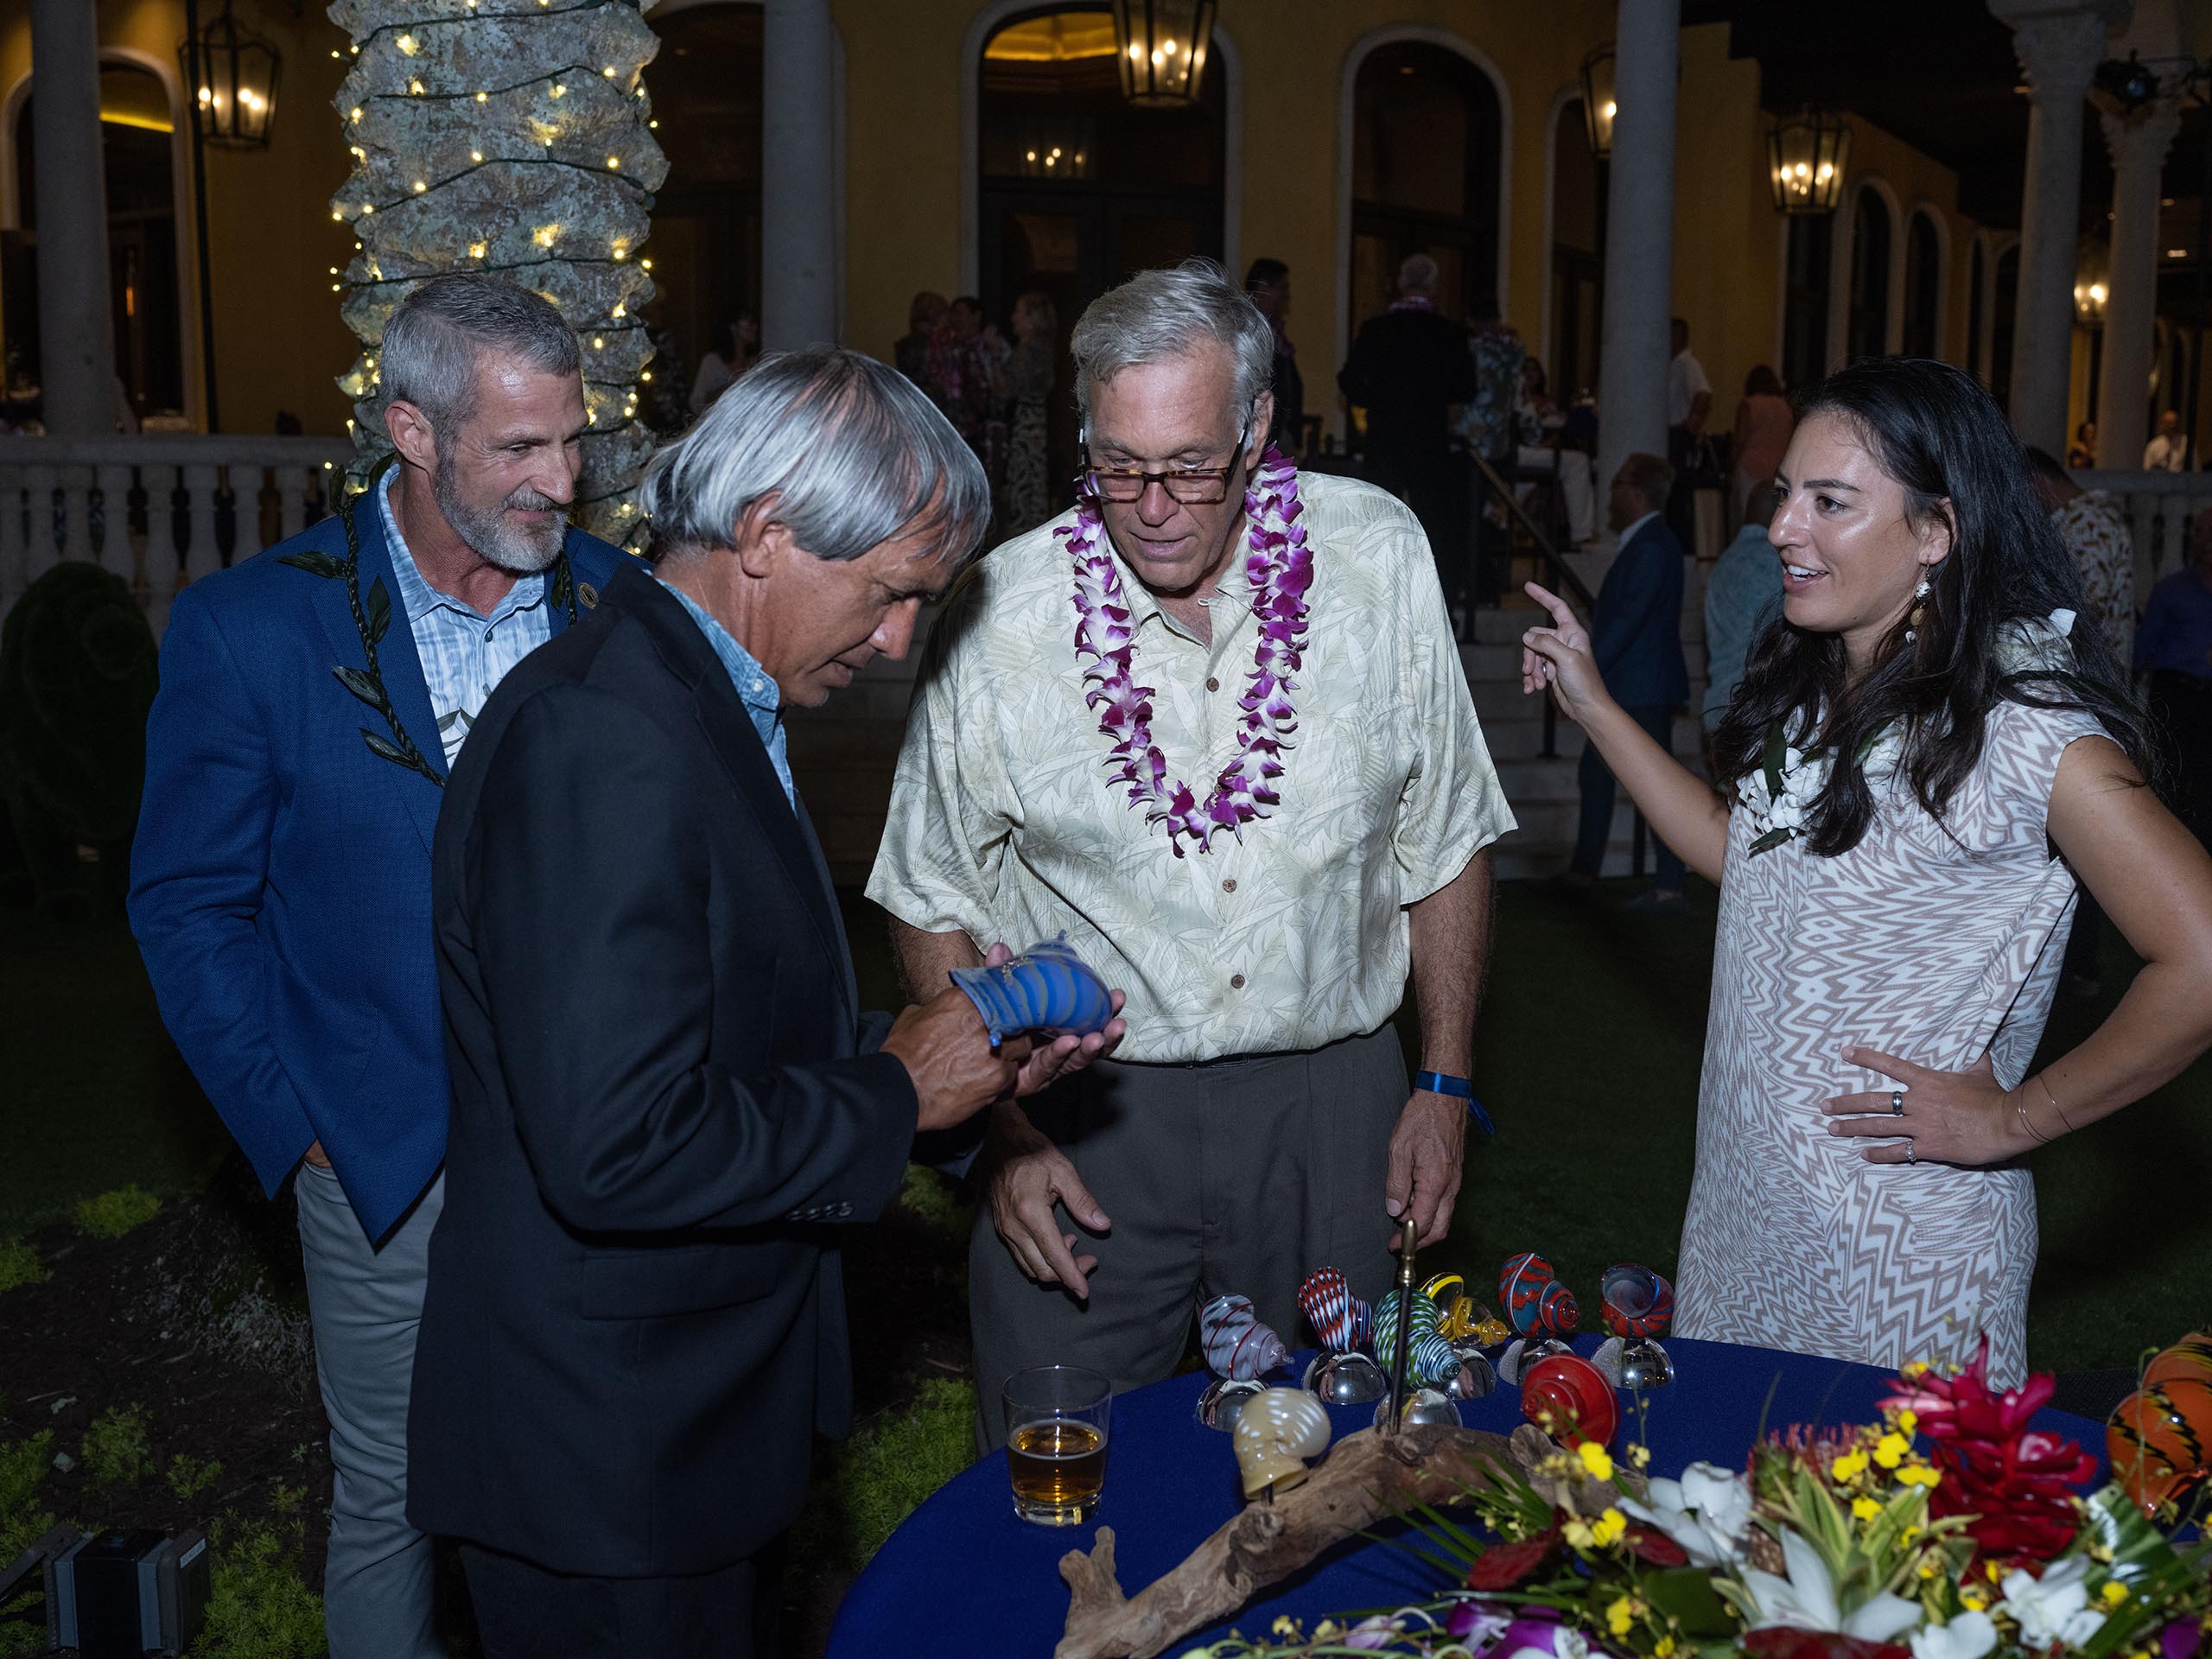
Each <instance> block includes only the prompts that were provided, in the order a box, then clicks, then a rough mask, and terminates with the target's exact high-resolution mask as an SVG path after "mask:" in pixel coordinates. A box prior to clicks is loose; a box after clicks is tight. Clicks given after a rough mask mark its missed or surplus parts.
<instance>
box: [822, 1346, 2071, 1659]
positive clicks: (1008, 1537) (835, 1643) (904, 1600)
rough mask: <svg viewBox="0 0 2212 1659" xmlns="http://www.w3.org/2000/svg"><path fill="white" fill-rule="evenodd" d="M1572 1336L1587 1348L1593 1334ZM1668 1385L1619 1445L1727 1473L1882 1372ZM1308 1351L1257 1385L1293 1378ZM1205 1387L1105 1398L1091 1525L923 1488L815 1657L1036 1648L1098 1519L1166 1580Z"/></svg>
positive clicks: (1714, 1369)
mask: <svg viewBox="0 0 2212 1659" xmlns="http://www.w3.org/2000/svg"><path fill="white" fill-rule="evenodd" d="M1575 1346H1576V1347H1577V1349H1578V1350H1580V1351H1581V1352H1583V1353H1588V1352H1590V1351H1592V1349H1594V1348H1595V1347H1596V1346H1597V1339H1596V1338H1591V1337H1585V1338H1581V1339H1580V1340H1579V1341H1578V1342H1577V1343H1576V1344H1575ZM1666 1347H1667V1351H1668V1353H1669V1356H1670V1357H1672V1358H1673V1360H1674V1362H1675V1383H1674V1384H1673V1386H1672V1387H1670V1388H1667V1389H1660V1390H1658V1391H1657V1392H1656V1393H1653V1394H1651V1395H1648V1396H1646V1400H1647V1404H1646V1408H1645V1414H1644V1419H1643V1424H1642V1426H1641V1427H1638V1426H1637V1420H1636V1417H1635V1414H1634V1413H1633V1412H1632V1411H1631V1410H1630V1409H1629V1407H1630V1398H1629V1396H1628V1395H1622V1396H1620V1398H1621V1402H1622V1405H1623V1408H1624V1410H1623V1417H1624V1429H1623V1439H1624V1440H1625V1439H1631V1438H1633V1439H1640V1440H1643V1443H1644V1444H1645V1445H1646V1446H1649V1447H1650V1448H1651V1471H1650V1472H1651V1473H1653V1474H1655V1475H1660V1474H1663V1475H1675V1474H1679V1473H1681V1470H1682V1467H1683V1465H1686V1464H1689V1463H1694V1462H1696V1461H1697V1460H1699V1459H1705V1460H1706V1461H1707V1462H1711V1463H1718V1464H1720V1465H1725V1466H1727V1467H1730V1468H1735V1467H1740V1466H1741V1465H1742V1463H1743V1460H1744V1457H1745V1453H1746V1452H1748V1451H1749V1450H1750V1448H1751V1443H1752V1441H1753V1440H1756V1439H1757V1438H1758V1434H1759V1433H1760V1430H1761V1428H1762V1427H1763V1426H1764V1427H1772V1428H1783V1427H1788V1426H1789V1425H1790V1424H1792V1423H1807V1424H1836V1423H1859V1422H1868V1421H1873V1419H1874V1416H1875V1410H1874V1402H1875V1401H1876V1399H1877V1398H1878V1397H1879V1395H1881V1393H1882V1392H1883V1389H1884V1385H1885V1384H1886V1383H1888V1382H1889V1381H1890V1380H1891V1373H1889V1372H1886V1371H1882V1370H1875V1369H1873V1368H1872V1367H1870V1366H1865V1365H1850V1364H1846V1363H1843V1362H1842V1361H1840V1360H1833V1359H1815V1358H1810V1357H1807V1356H1804V1355H1802V1354H1785V1353H1780V1352H1777V1351H1773V1350H1771V1349H1764V1348H1738V1347H1734V1346H1731V1345H1729V1344H1724V1343H1709V1342H1688V1341H1683V1340H1679V1339H1670V1340H1669V1342H1668V1343H1667V1344H1666ZM1308 1357H1309V1356H1308V1355H1306V1354H1303V1353H1301V1354H1300V1355H1299V1356H1298V1357H1297V1361H1296V1363H1295V1364H1294V1367H1293V1368H1292V1369H1291V1370H1289V1371H1288V1372H1286V1373H1280V1374H1278V1376H1276V1377H1274V1378H1271V1379H1269V1380H1271V1381H1287V1380H1294V1379H1295V1378H1296V1377H1298V1376H1303V1375H1304V1374H1305V1363H1306V1359H1307V1358H1308ZM1207 1381H1208V1379H1207V1378H1206V1377H1205V1376H1198V1375H1192V1376H1177V1377H1171V1378H1170V1379H1168V1380H1167V1381H1166V1382H1165V1383H1155V1384H1154V1385H1153V1386H1152V1387H1150V1388H1147V1389H1137V1390H1135V1392H1134V1393H1130V1394H1125V1395H1120V1396H1119V1397H1117V1398H1116V1400H1115V1402H1114V1418H1113V1431H1112V1434H1111V1437H1110V1439H1109V1443H1108V1450H1107V1463H1106V1491H1105V1495H1104V1497H1103V1498H1102V1499H1101V1500H1100V1503H1099V1506H1098V1516H1097V1519H1096V1521H1095V1522H1092V1523H1091V1524H1090V1525H1088V1526H1080V1527H1038V1526H1032V1525H1029V1524H1027V1522H1022V1521H1020V1520H1018V1519H1017V1518H1016V1517H1015V1516H1014V1507H1013V1497H1012V1493H1011V1490H1010V1488H1009V1486H1008V1484H1007V1470H1006V1454H1005V1453H1004V1452H997V1453H995V1454H993V1455H992V1456H990V1457H988V1458H986V1459H983V1460H982V1462H980V1463H978V1464H976V1465H974V1466H973V1467H972V1468H970V1469H969V1470H968V1471H965V1472H964V1473H963V1474H961V1475H959V1476H957V1477H956V1478H954V1479H953V1480H951V1481H950V1482H949V1483H947V1484H946V1485H945V1486H944V1488H943V1489H942V1490H941V1491H938V1493H937V1494H936V1495H935V1496H934V1497H931V1498H930V1499H929V1501H928V1502H927V1503H924V1504H923V1505H922V1506H921V1508H919V1509H918V1510H915V1511H914V1513H913V1514H912V1516H909V1517H908V1519H907V1521H906V1524H905V1525H904V1526H902V1527H900V1528H899V1530H898V1531H897V1532H896V1533H894V1534H893V1535H892V1537H891V1539H890V1541H888V1542H887V1543H886V1544H885V1545H884V1547H883V1548H882V1549H881V1550H880V1552H878V1554H877V1555H876V1557H875V1560H874V1561H872V1562H870V1563H869V1565H868V1570H867V1571H866V1572H865V1573H861V1577H860V1579H859V1580H858V1582H856V1583H855V1585H854V1586H853V1587H852V1590H851V1591H850V1592H849V1593H848V1594H847V1596H846V1598H845V1601H844V1605H843V1606H842V1608H841V1609H840V1610H839V1611H838V1615H837V1624H836V1629H835V1630H834V1631H832V1633H831V1635H830V1638H829V1659H878V1656H882V1655H886V1654H897V1655H899V1656H900V1659H927V1656H931V1655H938V1654H942V1655H944V1656H945V1659H973V1656H974V1655H976V1654H978V1653H989V1654H992V1655H994V1656H1006V1659H1016V1656H1038V1659H1042V1656H1045V1655H1048V1654H1050V1653H1051V1652H1052V1645H1053V1643H1056V1642H1058V1640H1059V1637H1060V1633H1061V1629H1062V1626H1063V1625H1064V1624H1065V1622H1066V1619H1067V1610H1068V1592H1067V1586H1065V1585H1064V1584H1063V1583H1062V1582H1061V1581H1060V1576H1059V1567H1058V1563H1059V1559H1060V1557H1061V1556H1062V1555H1063V1554H1065V1553H1066V1552H1067V1551H1069V1550H1071V1549H1088V1548H1090V1547H1091V1542H1092V1539H1093V1537H1094V1535H1095V1534H1096V1529H1097V1528H1098V1527H1100V1526H1110V1527H1112V1528H1113V1529H1114V1538H1115V1555H1116V1563H1117V1566H1118V1569H1119V1573H1120V1577H1121V1581H1122V1589H1123V1590H1124V1591H1125V1592H1128V1594H1130V1595H1133V1596H1134V1595H1135V1594H1136V1592H1138V1591H1140V1590H1141V1589H1143V1588H1144V1587H1145V1586H1147V1585H1148V1584H1150V1583H1152V1582H1153V1580H1155V1579H1157V1578H1159V1577H1160V1576H1161V1575H1162V1574H1163V1573H1166V1572H1168V1571H1169V1570H1171V1569H1172V1568H1173V1567H1176V1566H1177V1565H1178V1564H1179V1563H1180V1562H1181V1561H1182V1560H1183V1559H1184V1558H1185V1556H1187V1555H1188V1554H1190V1553H1191V1552H1192V1550H1193V1549H1195V1548H1198V1545H1199V1544H1200V1543H1202V1542H1204V1541H1205V1539H1206V1537H1207V1536H1208V1535H1210V1534H1211V1533H1212V1532H1213V1530H1214V1529H1216V1528H1217V1527H1218V1526H1220V1525H1221V1524H1222V1522H1224V1521H1227V1520H1228V1519H1229V1518H1230V1516H1233V1515H1235V1514H1236V1511H1237V1510H1238V1509H1239V1508H1241V1507H1242V1505H1243V1497H1242V1493H1241V1491H1240V1488H1239V1486H1238V1484H1237V1472H1236V1456H1235V1454H1234V1453H1233V1452H1231V1451H1230V1445H1229V1437H1228V1436H1227V1435H1226V1434H1222V1433H1217V1432H1215V1431H1214V1430H1211V1429H1209V1428H1205V1427H1201V1426H1200V1425H1199V1424H1198V1421H1197V1417H1196V1414H1195V1409H1194V1408H1195V1407H1196V1405H1197V1402H1198V1394H1199V1391H1200V1390H1201V1389H1204V1388H1205V1384H1206V1383H1207ZM1459 1414H1460V1417H1461V1419H1462V1421H1465V1423H1466V1425H1467V1426H1468V1427H1471V1428H1487V1429H1492V1430H1495V1431H1497V1432H1498V1433H1510V1432H1511V1430H1512V1429H1513V1428H1514V1427H1516V1426H1517V1425H1518V1424H1519V1423H1520V1422H1521V1421H1522V1418H1521V1395H1520V1391H1519V1390H1518V1389H1510V1388H1500V1389H1497V1392H1495V1393H1494V1394H1491V1395H1490V1396H1489V1397H1488V1398H1486V1399H1483V1400H1477V1401H1472V1402H1463V1403H1462V1404H1461V1406H1460V1408H1459ZM1330 1415H1331V1416H1332V1418H1334V1419H1335V1422H1336V1430H1337V1433H1338V1436H1339V1437H1342V1436H1343V1435H1345V1434H1348V1433H1352V1432H1353V1431H1354V1430H1357V1429H1361V1428H1366V1427H1371V1426H1372V1424H1373V1422H1374V1420H1375V1408H1374V1407H1373V1406H1357V1407H1332V1408H1330ZM2036 1421H2037V1427H2042V1428H2048V1429H2050V1430H2052V1431H2053V1432H2055V1433H2062V1434H2067V1435H2070V1436H2072V1437H2074V1438H2075V1439H2076V1440H2080V1441H2081V1443H2082V1446H2083V1447H2084V1448H2085V1449H2086V1450H2088V1451H2089V1452H2094V1453H2095V1454H2096V1455H2097V1456H2098V1457H2099V1459H2100V1460H2101V1459H2102V1456H2103V1452H2104V1431H2103V1428H2102V1426H2101V1425H2099V1424H2096V1423H2092V1422H2090V1421H2088V1420H2087V1419H2086V1418H2081V1417H2072V1416H2069V1415H2067V1414H2064V1413H2063V1412H2055V1411H2045V1412H2044V1413H2043V1414H2040V1415H2039V1416H2038V1417H2037V1420H2036ZM1441 1587H1442V1586H1440V1585H1439V1584H1438V1582H1437V1577H1436V1574H1435V1573H1434V1571H1433V1569H1431V1568H1429V1567H1426V1566H1424V1565H1422V1564H1421V1562H1419V1561H1417V1560H1414V1559H1413V1558H1412V1557H1410V1556H1408V1555H1407V1554H1405V1553H1404V1552H1403V1551H1402V1550H1399V1549H1393V1548H1386V1547H1383V1546H1381V1545H1377V1544H1373V1543H1369V1542H1364V1541H1358V1540H1353V1541H1348V1542H1346V1543H1344V1544H1343V1545H1340V1546H1338V1548H1337V1549H1335V1550H1333V1551H1332V1552H1331V1553H1330V1554H1327V1555H1325V1556H1324V1557H1323V1558H1322V1559H1321V1560H1319V1561H1317V1562H1315V1563H1314V1564H1313V1566H1312V1567H1308V1568H1307V1569H1306V1571H1305V1572H1304V1573H1300V1574H1299V1575H1298V1576H1297V1577H1296V1578H1294V1579H1292V1580H1288V1581H1287V1582H1286V1583H1283V1584H1281V1585H1278V1586H1275V1588H1274V1592H1273V1593H1271V1594H1270V1595H1268V1597H1267V1599H1264V1600H1262V1601H1258V1602H1255V1603H1254V1604H1252V1605H1250V1606H1249V1607H1247V1608H1245V1609H1244V1610H1243V1611H1241V1612H1239V1613H1238V1614H1236V1616H1235V1618H1234V1619H1233V1620H1232V1621H1231V1622H1230V1624H1222V1625H1217V1626H1216V1627H1214V1628H1213V1629H1212V1630H1206V1631H1200V1632H1195V1633H1193V1634H1192V1636H1191V1637H1188V1638H1187V1639H1186V1640H1184V1641H1180V1642H1178V1643H1176V1644H1175V1645H1174V1647H1173V1649H1171V1651H1173V1652H1180V1651H1182V1650H1183V1649H1184V1648H1185V1647H1188V1646H1190V1645H1192V1644H1193V1643H1198V1642H1203V1641H1211V1640H1213V1639H1215V1638H1217V1637H1222V1636H1226V1635H1227V1634H1228V1633H1229V1631H1230V1629H1231V1627H1232V1625H1233V1626H1234V1628H1236V1629H1238V1630H1243V1632H1244V1633H1245V1634H1246V1635H1248V1636H1251V1637H1262V1636H1264V1635H1265V1634H1266V1633H1267V1631H1268V1629H1269V1627H1270V1626H1271V1625H1272V1624H1274V1620H1275V1618H1277V1617H1278V1616H1279V1615H1281V1614H1284V1613H1287V1614H1289V1615H1290V1616H1291V1617H1293V1618H1300V1619H1304V1620H1305V1621H1306V1623H1307V1624H1308V1625H1309V1626H1310V1625H1311V1624H1313V1622H1314V1621H1316V1620H1318V1619H1319V1618H1321V1617H1322V1616H1324V1615H1325V1614H1329V1613H1342V1612H1348V1611H1354V1610H1362V1609H1374V1608H1378V1607H1395V1606H1399V1605H1403V1604H1404V1603H1406V1602H1408V1601H1413V1600H1423V1599H1428V1598H1430V1597H1432V1596H1434V1595H1436V1594H1437V1593H1439V1592H1440V1588H1441Z"/></svg>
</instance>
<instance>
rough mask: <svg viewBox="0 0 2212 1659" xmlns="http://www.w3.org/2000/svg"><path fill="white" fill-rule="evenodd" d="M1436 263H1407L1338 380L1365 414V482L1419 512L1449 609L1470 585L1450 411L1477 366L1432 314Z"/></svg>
mask: <svg viewBox="0 0 2212 1659" xmlns="http://www.w3.org/2000/svg"><path fill="white" fill-rule="evenodd" d="M1436 282H1437V270H1436V261H1435V260H1433V259H1432V258H1431V257H1429V256H1428V255H1427V254H1425V253H1416V254H1411V255H1409V256H1408V257H1407V259H1406V261H1405V263H1404V264H1402V265H1400V266H1399V267H1398V297H1397V298H1396V299H1395V301H1393V302H1391V305H1390V308H1389V310H1388V311H1385V312H1384V313H1383V315H1381V316H1379V317H1370V318H1369V319H1368V320H1367V321H1365V322H1363V323H1362V324H1360V326H1359V338H1358V339H1357V340H1354V341H1353V342H1352V348H1351V357H1350V358H1349V359H1346V360H1345V363H1344V368H1343V370H1342V372H1339V373H1338V376H1337V385H1338V387H1340V388H1341V389H1342V390H1343V391H1344V396H1345V397H1349V398H1351V401H1352V402H1353V403H1355V404H1358V405H1359V406H1360V407H1361V408H1363V409H1364V410H1366V411H1367V450H1366V476H1367V480H1368V482H1370V484H1377V485H1380V486H1382V487H1383V488H1384V489H1386V490H1388V491H1389V492H1390V493H1392V494H1393V495H1395V496H1396V497H1398V498H1399V499H1401V500H1402V501H1403V502H1404V503H1405V504H1406V505H1408V506H1409V507H1411V508H1412V509H1413V510H1414V517H1415V518H1418V519H1420V520H1421V529H1422V531H1425V532H1426V533H1427V537H1428V545H1429V550H1430V552H1431V553H1433V555H1434V556H1435V558H1436V564H1437V574H1438V575H1440V576H1441V577H1442V578H1443V579H1444V598H1445V601H1446V603H1447V604H1451V605H1456V604H1458V603H1459V601H1460V598H1461V591H1462V589H1463V588H1465V575H1464V566H1465V551H1464V548H1463V543H1464V542H1465V534H1464V528H1463V526H1462V524H1461V522H1460V521H1461V519H1462V518H1464V517H1465V514H1464V513H1463V512H1462V511H1461V506H1462V503H1463V501H1464V499H1465V495H1466V492H1465V490H1464V489H1463V488H1461V487H1460V486H1459V481H1458V476H1457V474H1456V473H1455V471H1454V467H1453V461H1452V447H1451V433H1452V410H1454V409H1455V408H1456V407H1458V406H1459V404H1465V403H1466V402H1468V401H1469V400H1471V398H1472V397H1474V395H1475V359H1474V356H1473V354H1472V353H1470V352H1469V351H1468V349H1467V335H1466V332H1465V330H1464V329H1462V328H1461V327H1459V324H1458V323H1456V322H1454V321H1452V320H1451V319H1450V318H1449V317H1446V316H1444V315H1440V313H1439V312H1438V311H1437V308H1436Z"/></svg>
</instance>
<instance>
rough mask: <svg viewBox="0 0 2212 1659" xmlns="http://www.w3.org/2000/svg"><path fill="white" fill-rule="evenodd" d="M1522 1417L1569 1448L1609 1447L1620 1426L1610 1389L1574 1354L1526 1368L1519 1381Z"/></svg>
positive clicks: (1592, 1369) (1552, 1357) (1595, 1372)
mask: <svg viewBox="0 0 2212 1659" xmlns="http://www.w3.org/2000/svg"><path fill="white" fill-rule="evenodd" d="M1521 1414H1522V1416H1523V1417H1526V1418H1527V1419H1528V1420H1529V1421H1530V1422H1532V1423H1534V1424H1535V1426H1536V1427H1539V1428H1541V1429H1542V1430H1543V1431H1544V1433H1547V1434H1548V1435H1550V1436H1551V1437H1552V1439H1554V1440H1557V1441H1558V1442H1559V1443H1560V1445H1561V1446H1567V1447H1569V1448H1572V1447H1574V1446H1580V1445H1581V1444H1582V1442H1583V1441H1585V1440H1594V1441H1596V1442H1597V1443H1598V1444H1599V1446H1606V1445H1610V1444H1611V1441H1612V1438H1613V1435H1614V1434H1615V1433H1617V1432H1618V1430H1619V1428H1620V1425H1621V1416H1620V1402H1619V1401H1618V1400H1617V1399H1615V1398H1614V1396H1613V1385H1612V1384H1611V1383H1608V1382H1607V1381H1605V1376H1603V1374H1602V1373H1600V1372H1599V1370H1598V1368H1597V1367H1596V1366H1594V1365H1592V1363H1590V1362H1589V1361H1588V1360H1586V1359H1584V1358H1581V1357H1579V1356H1578V1355H1575V1354H1571V1353H1568V1354H1552V1355H1549V1356H1548V1357H1545V1358H1543V1359H1540V1360H1538V1361H1536V1362H1535V1363H1534V1364H1533V1365H1531V1366H1529V1370H1528V1375H1527V1376H1524V1377H1523V1378H1522V1383H1521Z"/></svg>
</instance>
